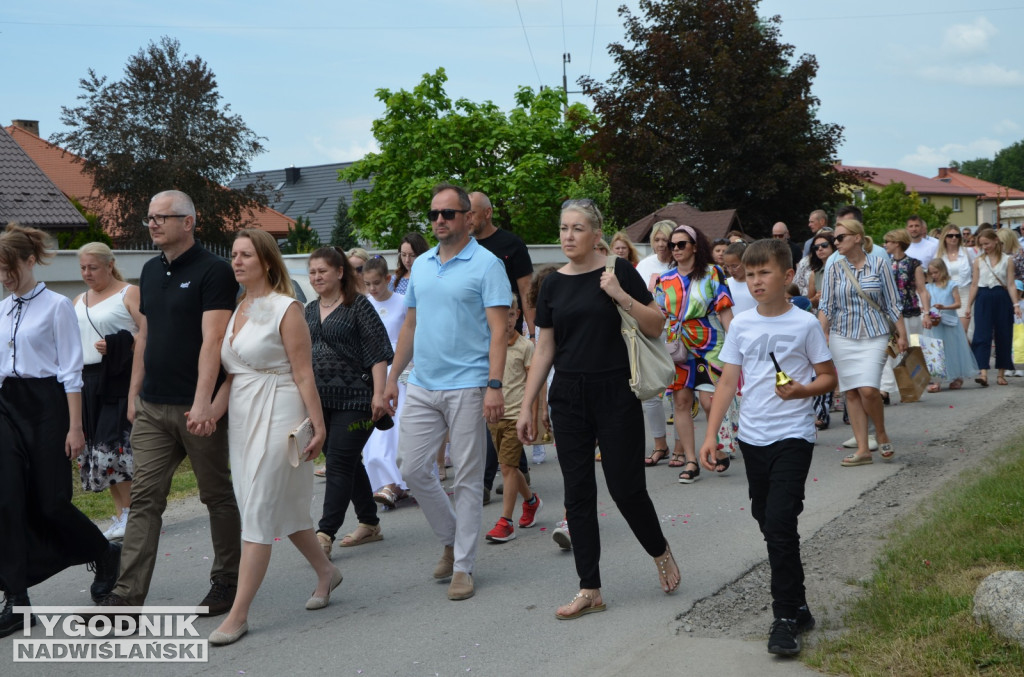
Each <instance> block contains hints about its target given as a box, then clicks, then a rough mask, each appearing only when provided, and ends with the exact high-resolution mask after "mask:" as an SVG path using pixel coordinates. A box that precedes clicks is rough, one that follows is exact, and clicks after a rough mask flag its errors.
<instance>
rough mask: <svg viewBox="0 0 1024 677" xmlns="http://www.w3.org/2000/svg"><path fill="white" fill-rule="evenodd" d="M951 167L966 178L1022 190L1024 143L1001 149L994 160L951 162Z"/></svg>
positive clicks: (1023, 188) (1023, 183) (978, 159)
mask: <svg viewBox="0 0 1024 677" xmlns="http://www.w3.org/2000/svg"><path fill="white" fill-rule="evenodd" d="M951 166H952V167H953V168H955V169H956V170H958V171H959V172H960V173H961V174H966V175H967V176H973V177H975V178H977V179H983V180H985V181H991V182H992V183H998V184H999V185H1000V186H1007V187H1009V188H1016V189H1017V190H1024V141H1018V142H1017V143H1015V144H1013V145H1010V146H1007V147H1006V148H1003V149H1002V150H1000V151H999V152H998V153H996V156H995V158H994V159H991V160H990V159H988V158H976V159H974V160H966V161H964V162H952V163H951Z"/></svg>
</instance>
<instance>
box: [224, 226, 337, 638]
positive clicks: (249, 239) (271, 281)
mask: <svg viewBox="0 0 1024 677" xmlns="http://www.w3.org/2000/svg"><path fill="white" fill-rule="evenodd" d="M231 267H232V269H233V270H234V273H235V279H236V280H237V281H238V283H239V284H240V285H241V286H242V287H243V288H244V292H243V293H242V295H241V297H240V298H239V303H238V307H237V308H236V309H235V312H234V314H232V316H231V320H230V321H229V322H228V327H227V331H226V332H225V335H224V341H223V343H222V344H221V351H220V356H221V364H223V366H224V370H225V371H227V373H228V378H227V380H226V381H225V383H224V385H222V386H221V388H220V390H219V391H218V392H217V395H216V397H215V398H214V409H215V412H216V418H217V419H218V420H219V419H220V417H221V416H223V415H224V412H225V411H227V414H228V419H227V420H228V452H229V454H230V458H231V482H232V484H233V485H234V489H235V498H236V499H237V501H238V511H239V513H241V517H242V558H241V561H240V563H239V571H238V589H237V592H236V593H235V600H234V603H233V604H232V605H231V611H230V612H229V613H228V615H227V616H226V617H225V618H224V620H223V621H222V622H221V624H220V626H218V627H217V629H216V630H214V631H213V633H212V634H211V635H210V644H212V645H215V646H219V645H224V644H231V643H233V642H236V641H238V640H239V639H241V637H242V636H243V635H245V633H247V632H248V631H249V622H248V617H249V608H250V606H251V604H252V601H253V599H254V598H255V596H256V593H257V591H258V590H259V588H260V585H261V584H262V582H263V578H264V576H265V575H266V573H267V567H268V565H269V564H270V553H271V549H272V547H273V545H274V541H276V540H278V539H279V538H280V537H282V536H287V537H288V538H289V539H290V540H291V542H292V544H293V545H294V546H295V547H296V548H297V549H298V550H299V552H300V553H302V555H303V557H305V558H306V561H307V562H309V564H310V566H311V567H313V570H314V572H315V573H316V577H317V583H316V588H315V589H314V591H313V595H312V596H311V597H310V598H309V600H308V601H307V602H306V608H307V609H309V610H314V609H321V608H323V607H325V606H327V603H328V601H329V600H330V595H331V591H332V590H334V588H336V587H337V586H338V585H339V584H340V583H341V572H340V571H339V570H338V569H337V568H336V567H334V566H332V565H331V563H330V561H329V560H328V559H327V557H326V556H325V555H324V553H323V550H321V549H320V545H319V543H318V542H317V539H316V536H315V535H314V533H313V520H312V519H311V518H310V515H309V506H310V503H312V500H313V473H312V470H311V468H310V466H309V465H306V464H305V462H306V461H310V460H312V459H313V458H315V457H316V455H317V454H318V453H319V451H320V447H321V446H322V445H323V443H324V438H325V436H326V427H325V425H324V418H323V412H322V410H321V407H320V396H319V395H318V394H317V389H316V381H315V379H314V378H313V367H312V358H311V349H310V339H309V330H308V329H307V328H306V322H305V320H304V319H303V316H302V306H301V305H300V304H299V302H298V301H296V300H295V297H294V291H293V289H292V283H291V278H290V277H289V275H288V271H287V270H286V269H285V265H284V260H283V259H282V258H281V254H280V251H279V250H278V247H277V243H276V242H275V241H274V238H273V237H271V236H270V235H269V234H267V233H266V232H264V231H262V230H257V229H246V230H242V231H239V232H238V234H237V235H236V236H235V242H234V244H233V245H232V247H231ZM307 418H308V419H309V422H310V424H311V426H312V429H313V434H312V437H311V438H310V439H309V440H308V441H307V442H306V443H305V445H304V446H303V448H302V449H299V450H297V452H298V453H297V454H292V453H291V450H290V449H289V448H288V437H289V433H290V432H291V431H292V430H294V429H296V428H297V427H299V425H300V424H301V423H303V419H307Z"/></svg>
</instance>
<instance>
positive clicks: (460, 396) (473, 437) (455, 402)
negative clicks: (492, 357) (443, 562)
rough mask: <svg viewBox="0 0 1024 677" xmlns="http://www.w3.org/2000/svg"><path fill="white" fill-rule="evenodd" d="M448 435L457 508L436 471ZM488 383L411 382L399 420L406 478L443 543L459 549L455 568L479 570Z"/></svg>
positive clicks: (399, 438) (458, 569)
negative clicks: (453, 386) (434, 386)
mask: <svg viewBox="0 0 1024 677" xmlns="http://www.w3.org/2000/svg"><path fill="white" fill-rule="evenodd" d="M446 433H447V434H448V438H449V441H450V442H451V447H450V451H449V454H450V455H451V459H452V465H453V466H454V471H455V484H454V489H455V507H454V508H453V507H452V502H451V501H450V500H449V499H448V495H447V494H446V493H445V491H444V488H443V487H442V486H441V483H440V482H438V480H437V476H436V475H434V474H433V467H434V461H435V458H436V456H437V450H438V448H440V446H441V444H442V443H443V442H444V438H445V434H446ZM486 435H487V425H486V423H485V422H484V388H465V389H462V390H426V389H425V388H421V387H419V386H416V385H413V384H412V383H410V384H409V387H408V389H407V390H406V394H405V409H404V410H403V411H402V418H401V420H400V422H399V436H398V454H399V457H400V459H401V460H400V467H401V470H402V477H403V478H404V479H405V481H406V483H407V484H408V485H409V489H410V490H411V491H412V493H413V495H414V496H415V497H416V502H417V503H419V506H420V509H421V510H422V511H423V515H424V516H425V517H426V518H427V522H428V523H429V524H430V528H431V529H433V530H434V534H436V535H437V538H438V539H439V540H440V541H441V544H442V545H446V546H447V545H451V546H454V548H455V567H454V569H455V571H462V572H464V573H468V574H471V573H473V565H474V563H475V562H476V549H477V546H478V545H479V543H480V532H481V530H482V526H483V512H484V508H483V497H484V462H485V454H486V451H485V450H486V448H487V441H486V440H487V438H486V437H485V436H486Z"/></svg>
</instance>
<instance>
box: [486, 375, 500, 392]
mask: <svg viewBox="0 0 1024 677" xmlns="http://www.w3.org/2000/svg"><path fill="white" fill-rule="evenodd" d="M487 387H488V388H494V389H495V390H501V381H499V380H498V379H496V378H492V379H491V380H490V381H488V382H487Z"/></svg>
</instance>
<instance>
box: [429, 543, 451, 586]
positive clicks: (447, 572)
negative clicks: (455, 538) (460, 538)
mask: <svg viewBox="0 0 1024 677" xmlns="http://www.w3.org/2000/svg"><path fill="white" fill-rule="evenodd" d="M454 567H455V546H452V545H446V546H444V552H443V553H441V559H440V560H439V561H438V563H437V566H436V567H434V578H436V579H438V580H441V579H444V578H451V576H452V569H453V568H454Z"/></svg>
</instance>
